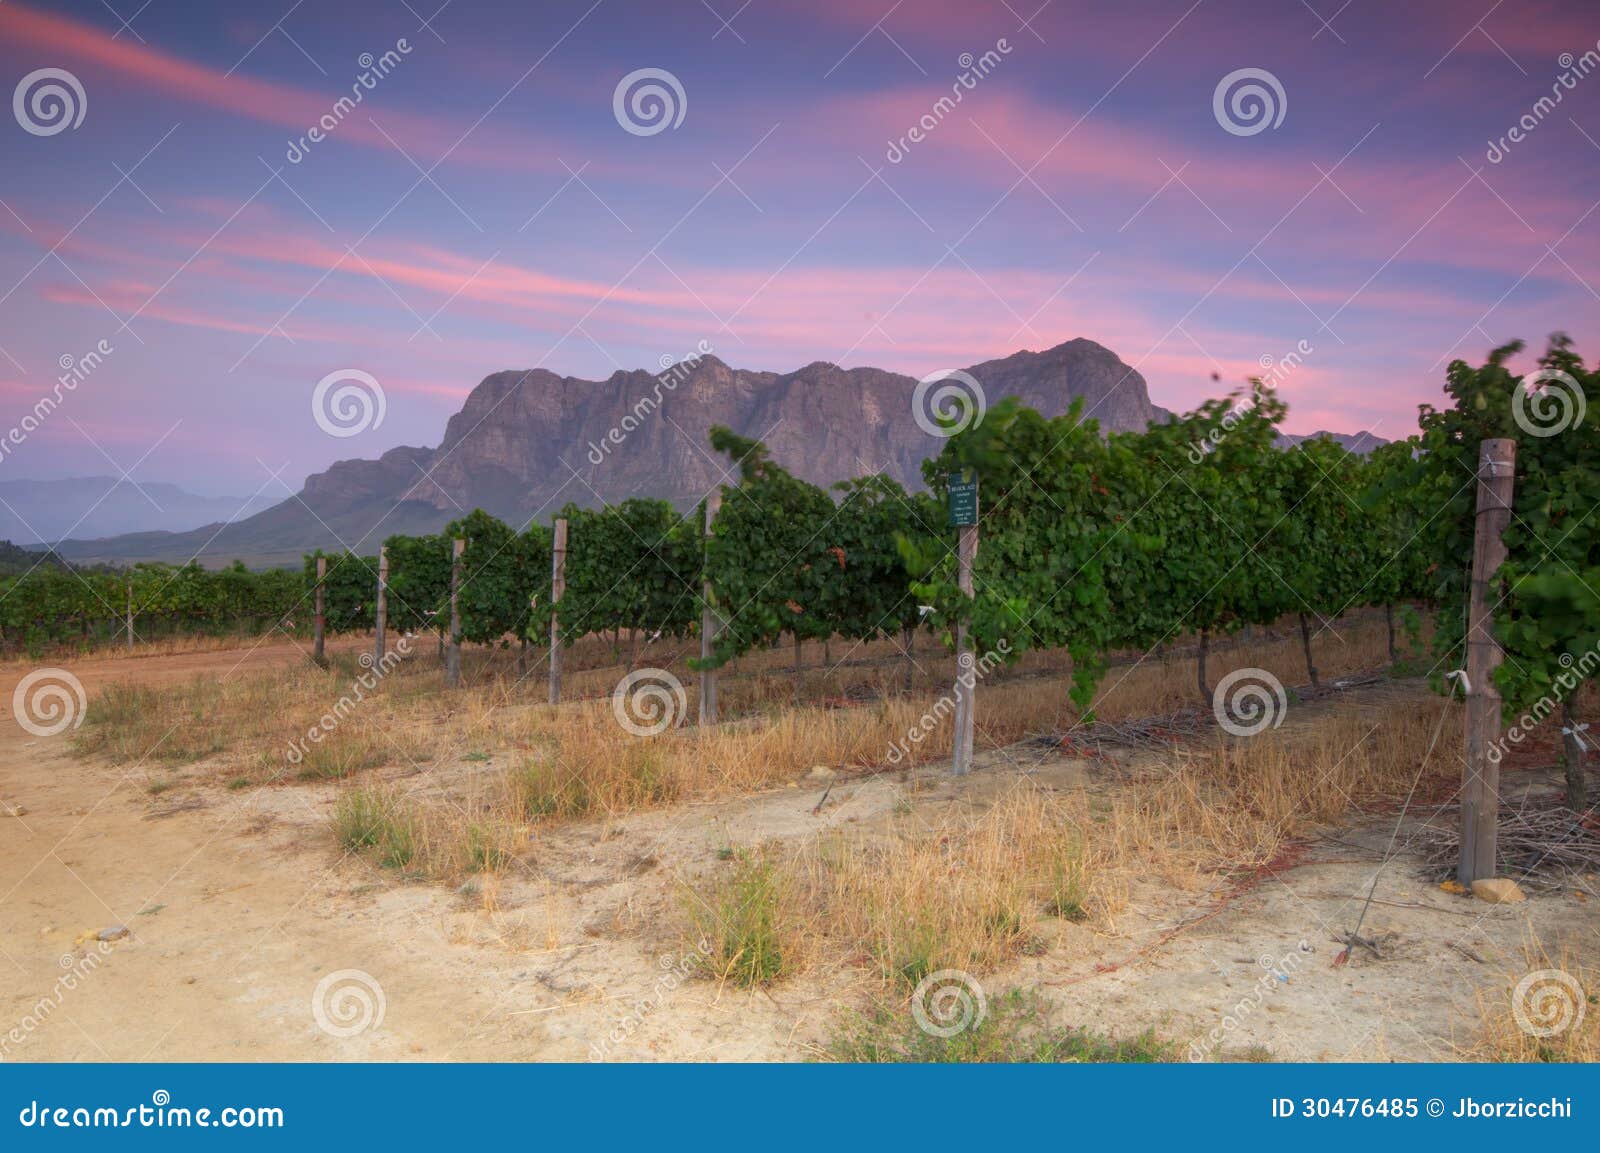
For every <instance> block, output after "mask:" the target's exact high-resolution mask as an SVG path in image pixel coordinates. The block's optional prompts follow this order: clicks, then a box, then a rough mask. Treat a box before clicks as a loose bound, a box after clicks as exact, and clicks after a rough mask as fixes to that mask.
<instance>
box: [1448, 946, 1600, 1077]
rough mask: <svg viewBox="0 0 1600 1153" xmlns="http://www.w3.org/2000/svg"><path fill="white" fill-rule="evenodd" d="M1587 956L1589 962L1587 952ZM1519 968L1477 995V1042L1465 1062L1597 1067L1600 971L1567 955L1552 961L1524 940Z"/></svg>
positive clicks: (1542, 949) (1545, 953) (1565, 952)
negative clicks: (1593, 1064) (1578, 1063)
mask: <svg viewBox="0 0 1600 1153" xmlns="http://www.w3.org/2000/svg"><path fill="white" fill-rule="evenodd" d="M1587 955H1589V956H1593V951H1592V946H1591V948H1590V950H1588V951H1587ZM1523 964H1524V968H1523V969H1521V970H1520V971H1517V972H1514V973H1510V974H1507V976H1506V978H1505V981H1504V983H1503V984H1502V985H1501V986H1500V987H1499V988H1497V989H1495V990H1494V991H1493V992H1491V993H1484V992H1480V993H1479V994H1478V1013H1479V1026H1478V1036H1477V1038H1476V1039H1475V1041H1474V1043H1473V1044H1472V1045H1471V1046H1470V1047H1469V1048H1468V1050H1467V1053H1466V1055H1467V1056H1468V1057H1471V1058H1474V1059H1477V1060H1481V1061H1515V1062H1533V1061H1541V1062H1544V1061H1549V1062H1564V1061H1574V1062H1576V1061H1582V1062H1594V1061H1600V968H1596V967H1595V966H1593V965H1591V964H1588V963H1587V962H1585V961H1584V960H1582V959H1581V955H1575V954H1574V953H1573V952H1572V951H1570V950H1563V951H1561V953H1560V956H1559V957H1558V959H1557V960H1555V961H1552V960H1551V959H1550V955H1549V953H1548V952H1547V951H1546V950H1545V948H1544V946H1543V945H1542V944H1541V943H1540V942H1539V941H1537V940H1534V939H1530V940H1529V941H1528V942H1527V944H1525V945H1524V947H1523Z"/></svg>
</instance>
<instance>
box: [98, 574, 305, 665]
mask: <svg viewBox="0 0 1600 1153" xmlns="http://www.w3.org/2000/svg"><path fill="white" fill-rule="evenodd" d="M319 591H320V590H319ZM128 651H129V652H130V653H131V652H132V651H133V578H132V577H129V578H128Z"/></svg>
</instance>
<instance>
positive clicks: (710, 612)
mask: <svg viewBox="0 0 1600 1153" xmlns="http://www.w3.org/2000/svg"><path fill="white" fill-rule="evenodd" d="M721 509H722V490H721V489H720V488H719V489H717V490H716V491H715V492H713V493H711V494H710V495H709V496H707V497H706V527H705V539H706V540H707V541H709V540H710V539H711V535H712V527H711V526H712V523H713V522H714V521H715V520H716V519H717V513H718V512H719V511H720V510H721ZM700 592H701V596H702V599H703V600H704V601H705V607H704V608H703V609H702V610H701V612H700V659H701V660H702V661H709V660H710V659H711V656H712V653H713V651H714V649H715V642H716V639H717V633H718V632H719V631H720V629H721V628H722V623H721V621H720V620H719V619H718V617H717V613H716V611H715V610H714V609H713V608H712V607H711V597H712V588H711V580H710V578H709V577H707V578H704V579H703V580H702V581H701V585H700ZM700 723H701V724H702V725H714V724H716V723H717V670H716V669H713V668H703V669H701V670H700Z"/></svg>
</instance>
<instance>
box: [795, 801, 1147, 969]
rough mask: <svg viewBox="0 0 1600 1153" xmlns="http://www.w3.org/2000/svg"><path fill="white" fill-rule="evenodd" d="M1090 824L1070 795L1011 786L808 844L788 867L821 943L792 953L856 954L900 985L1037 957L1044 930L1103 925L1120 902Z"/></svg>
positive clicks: (1114, 880)
mask: <svg viewBox="0 0 1600 1153" xmlns="http://www.w3.org/2000/svg"><path fill="white" fill-rule="evenodd" d="M1090 825H1091V821H1090V820H1089V817H1088V812H1087V806H1086V805H1085V803H1084V801H1083V799H1082V798H1081V797H1076V796H1075V797H1071V798H1062V797H1056V796H1052V795H1050V794H1048V793H1046V792H1044V791H1042V790H1040V789H1037V788H1033V787H1031V786H1019V787H1018V788H1017V789H1015V790H1014V791H1012V792H1011V793H1010V794H1008V795H1007V796H1006V797H1005V798H1004V799H1003V800H1001V801H1000V802H998V803H997V804H995V805H993V806H991V807H989V808H988V809H986V810H984V811H983V812H981V813H978V814H976V815H971V816H963V817H958V818H955V819H952V820H950V821H947V822H943V823H940V824H938V825H930V824H928V823H926V822H925V821H923V820H921V819H919V818H918V817H916V816H915V815H914V814H913V815H910V816H904V817H897V818H895V820H894V822H893V824H892V825H891V827H890V828H889V829H888V830H886V831H885V832H884V833H883V834H882V835H880V836H873V837H866V836H861V835H850V834H840V835H837V836H833V837H830V838H828V839H825V840H822V841H819V842H814V843H813V844H812V845H811V846H809V848H808V849H807V850H805V851H803V852H802V853H800V854H799V855H798V856H797V857H796V858H795V859H794V860H793V862H792V863H791V865H790V869H791V872H792V875H793V877H794V884H795V886H796V888H797V890H799V891H800V892H802V893H803V894H805V903H806V906H807V908H808V909H809V911H810V913H811V916H810V918H809V919H808V920H807V921H806V922H805V923H804V924H803V926H802V928H803V929H804V930H805V931H806V932H807V933H809V934H812V935H815V936H817V937H819V938H821V942H819V947H816V948H808V947H805V946H800V947H797V948H795V949H794V952H795V953H796V955H799V956H805V955H814V954H819V953H826V954H827V955H830V956H844V957H859V958H861V959H863V960H865V961H867V962H868V963H869V964H870V965H871V967H872V968H873V969H874V970H875V971H876V972H877V973H878V975H879V976H881V977H882V978H883V979H885V980H886V981H889V982H891V983H902V984H904V985H905V986H906V987H907V988H910V987H913V986H915V985H916V983H917V982H918V981H920V980H922V978H923V977H925V976H927V975H928V974H929V973H932V972H935V971H937V970H939V969H963V970H970V971H973V972H988V971H992V970H993V969H995V968H997V967H999V966H1000V965H1001V964H1003V963H1004V962H1006V961H1008V960H1010V959H1012V958H1014V957H1016V956H1017V955H1019V954H1021V953H1023V952H1026V951H1030V950H1040V951H1042V949H1043V948H1044V947H1045V940H1044V933H1045V932H1046V931H1047V929H1046V928H1045V923H1046V922H1048V921H1051V920H1054V921H1057V922H1059V921H1061V920H1063V919H1064V920H1067V921H1081V920H1088V919H1090V918H1095V919H1099V920H1104V919H1107V918H1109V917H1110V916H1111V915H1112V914H1113V913H1115V912H1116V911H1117V910H1118V909H1119V908H1120V907H1121V905H1122V903H1123V902H1124V900H1125V899H1126V897H1125V893H1124V891H1123V890H1122V888H1121V886H1120V884H1119V881H1118V879H1117V878H1116V877H1114V876H1113V874H1112V873H1111V871H1110V870H1109V869H1107V868H1106V867H1105V865H1106V863H1107V862H1106V861H1105V859H1104V856H1103V853H1102V852H1101V850H1099V849H1097V848H1094V847H1093V846H1094V844H1095V837H1094V835H1093V833H1092V832H1091V829H1090Z"/></svg>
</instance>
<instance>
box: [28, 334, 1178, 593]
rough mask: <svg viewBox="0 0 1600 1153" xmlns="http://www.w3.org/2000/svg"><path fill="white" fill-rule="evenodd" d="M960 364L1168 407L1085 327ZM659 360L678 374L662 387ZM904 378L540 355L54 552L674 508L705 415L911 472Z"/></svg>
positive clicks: (319, 536)
mask: <svg viewBox="0 0 1600 1153" xmlns="http://www.w3.org/2000/svg"><path fill="white" fill-rule="evenodd" d="M966 371H967V372H968V373H970V374H971V375H972V377H973V378H975V379H976V380H977V381H978V382H979V383H980V385H981V387H982V389H983V392H984V396H985V398H986V399H987V401H988V403H991V404H992V403H995V402H997V401H999V400H1000V399H1001V398H1003V397H1007V396H1015V397H1018V398H1020V399H1021V401H1022V403H1024V404H1026V405H1028V406H1030V407H1032V408H1035V409H1037V410H1039V411H1040V412H1042V413H1044V414H1045V415H1047V416H1057V415H1060V414H1061V413H1064V412H1066V411H1067V408H1068V406H1070V405H1071V403H1072V401H1073V400H1074V399H1076V398H1082V399H1083V400H1084V402H1085V405H1084V407H1085V415H1087V416H1089V417H1092V418H1094V419H1096V420H1098V421H1099V422H1100V425H1101V427H1102V428H1103V429H1108V430H1134V431H1138V430H1143V429H1144V428H1145V427H1146V426H1147V425H1148V424H1149V423H1150V422H1151V421H1160V420H1165V419H1167V418H1168V416H1169V414H1168V413H1167V412H1166V410H1164V409H1161V408H1158V407H1156V406H1155V405H1153V404H1152V403H1151V402H1150V395H1149V391H1148V389H1147V388H1146V385H1145V381H1144V378H1143V377H1142V376H1140V375H1139V373H1137V372H1135V371H1134V370H1133V369H1132V368H1130V367H1129V366H1128V365H1127V364H1125V363H1124V362H1123V361H1122V359H1121V358H1120V357H1118V356H1117V354H1116V353H1114V352H1112V351H1111V350H1109V349H1107V348H1104V347H1102V346H1101V345H1099V344H1096V343H1095V342H1094V341H1092V340H1071V341H1067V342H1066V343H1065V344H1060V345H1057V346H1056V347H1054V348H1051V349H1047V350H1045V351H1043V352H1018V353H1014V354H1012V355H1011V356H1007V357H1005V358H1003V359H999V360H990V361H985V362H984V363H982V364H975V365H972V366H971V367H970V368H968V369H967V370H966ZM667 377H671V379H672V381H673V383H672V384H671V386H670V387H666V388H664V387H663V385H662V380H663V379H664V378H667ZM916 388H917V380H916V378H914V377H910V376H904V375H902V374H899V373H894V372H887V371H885V370H883V369H877V368H851V369H845V368H840V367H839V366H837V365H834V364H829V363H827V362H825V361H818V362H816V363H814V364H808V365H806V366H805V367H804V368H801V369H798V370H797V371H794V372H789V373H774V372H757V371H753V370H749V369H736V368H732V367H730V366H729V365H727V364H724V363H723V362H722V361H721V360H718V359H717V358H716V357H715V356H704V357H702V358H700V359H699V360H698V361H694V362H692V363H691V362H686V363H685V365H683V366H679V367H678V368H677V369H675V370H673V371H672V372H671V373H663V374H660V375H658V374H656V373H652V372H644V371H635V372H617V373H614V374H613V375H612V376H610V377H609V378H607V379H606V380H603V381H596V380H581V379H578V378H575V377H564V376H557V375H555V374H554V373H551V372H547V371H545V370H543V369H534V370H531V371H525V372H497V373H494V374H493V375H491V376H488V377H485V378H484V380H483V381H482V383H480V384H479V385H478V386H477V387H476V388H475V389H473V390H472V393H471V394H470V395H469V396H468V397H467V399H466V402H465V403H464V404H463V405H462V408H461V411H460V412H458V413H457V414H456V415H455V416H453V417H451V418H450V421H449V423H448V425H447V426H446V428H445V432H444V439H443V440H442V441H441V443H440V444H439V447H437V448H409V447H404V448H396V449H391V450H390V451H389V452H386V453H384V454H383V456H382V457H380V458H379V459H377V460H346V461H340V462H338V463H337V464H335V465H333V466H332V467H331V468H329V469H328V470H327V471H325V472H322V473H318V474H316V475H315V476H312V477H309V478H308V479H307V480H306V483H305V487H304V488H303V489H302V490H301V492H300V494H299V496H298V497H297V498H296V499H292V500H288V501H284V502H283V503H282V504H279V505H276V506H275V507H273V508H269V509H266V510H265V511H262V512H259V513H257V514H256V515H254V516H251V517H248V518H246V519H242V520H238V521H236V522H235V523H233V524H230V525H228V526H226V527H225V528H222V529H221V531H220V532H219V531H216V530H215V529H213V528H208V529H205V530H203V531H196V532H188V533H177V534H174V533H142V534H139V535H133V536H119V537H116V538H113V539H110V540H84V539H82V538H84V537H86V536H88V535H90V534H88V533H84V532H81V531H80V532H77V533H74V534H73V535H74V536H75V537H77V538H79V539H77V540H74V541H70V542H67V543H66V544H64V545H62V546H61V548H60V551H61V553H62V555H64V556H66V557H68V558H70V559H72V560H77V561H85V560H126V559H157V560H184V559H188V558H189V557H192V556H195V555H196V554H197V553H200V554H201V556H202V559H205V560H208V561H211V562H216V561H226V560H230V559H233V558H235V557H237V558H241V559H244V560H245V561H247V562H248V563H255V564H262V563H279V564H283V563H294V562H297V561H298V559H299V557H300V555H301V553H302V552H304V551H306V550H307V549H311V548H317V547H321V548H328V549H338V548H342V547H346V546H348V547H352V548H355V549H358V550H359V551H362V552H368V553H370V552H375V551H376V550H377V548H378V545H379V544H381V543H382V541H383V540H384V538H386V537H388V536H390V535H392V534H395V533H420V532H436V531H438V530H439V529H440V528H442V527H443V526H444V525H445V524H447V523H448V522H449V521H451V520H453V519H455V518H456V517H459V516H462V515H464V514H465V513H466V512H469V511H471V510H472V509H473V508H475V507H476V508H483V509H486V510H487V511H489V512H491V513H493V514H494V515H496V516H498V517H501V518H502V519H504V520H506V521H507V522H509V523H511V524H514V525H517V526H519V527H520V526H521V525H523V524H525V523H526V522H527V521H528V520H529V519H530V518H537V519H540V520H544V519H547V518H548V517H549V515H550V514H551V512H553V511H554V510H555V509H557V508H559V507H561V506H562V505H564V504H566V503H567V502H568V501H573V502H576V503H578V504H580V505H589V506H593V505H598V504H601V503H608V502H616V501H621V500H624V499H626V498H628V497H633V496H648V497H662V498H666V499H668V500H671V501H673V502H674V503H676V504H678V505H680V506H682V507H687V506H688V505H691V504H692V503H693V502H695V501H697V500H699V499H700V498H701V497H702V496H703V495H704V494H705V493H706V492H708V491H709V490H710V489H711V488H712V487H713V486H715V485H716V484H717V483H718V482H719V481H720V480H723V479H725V473H724V471H723V470H724V468H725V467H726V464H727V462H726V461H723V460H720V459H717V458H716V457H715V455H714V454H713V453H712V452H711V449H710V446H709V444H708V443H707V430H708V429H709V428H710V427H711V426H712V425H715V424H724V425H728V426H729V427H731V428H732V429H733V430H734V431H735V432H738V433H740V434H741V435H744V436H751V437H757V438H759V439H761V440H763V441H765V442H766V443H767V445H768V447H769V448H770V449H771V451H772V456H773V459H774V460H776V461H777V462H778V463H780V464H782V465H783V466H784V467H785V468H788V469H789V470H791V471H792V472H794V473H796V474H797V475H799V476H801V477H803V478H804V479H806V480H809V481H812V482H814V483H818V484H832V483H833V482H834V481H839V480H845V479H848V478H850V477H856V476H862V475H864V474H867V473H871V472H877V471H882V472H887V473H888V474H889V475H891V476H893V477H894V478H895V479H897V480H899V481H900V482H901V483H903V484H905V485H907V486H908V487H913V488H915V487H920V486H921V483H922V476H921V464H922V461H923V460H924V459H925V458H927V457H929V456H932V455H934V454H935V453H937V452H938V450H939V440H938V439H937V438H936V437H935V436H933V435H930V434H929V433H928V432H927V431H925V430H924V429H923V428H922V427H919V425H918V422H917V419H916V414H915V411H914V407H913V403H912V399H913V394H914V392H915V390H916ZM641 402H648V403H644V404H642V403H641ZM924 407H926V406H924ZM613 433H617V434H620V435H619V436H613ZM619 440H620V442H619ZM135 495H137V494H135ZM213 537H214V539H213ZM29 539H31V538H29ZM202 550H203V551H202Z"/></svg>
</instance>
